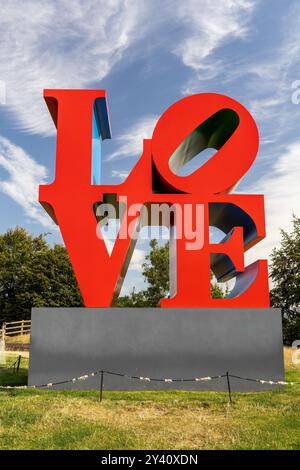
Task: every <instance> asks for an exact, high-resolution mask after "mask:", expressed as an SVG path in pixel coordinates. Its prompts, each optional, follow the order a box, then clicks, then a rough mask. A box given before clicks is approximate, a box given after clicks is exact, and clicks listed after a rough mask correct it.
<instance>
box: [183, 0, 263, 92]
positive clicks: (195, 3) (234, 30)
mask: <svg viewBox="0 0 300 470" xmlns="http://www.w3.org/2000/svg"><path fill="white" fill-rule="evenodd" d="M254 5H255V2H254V1H251V0H222V1H218V2H212V1H211V0H202V1H201V2H199V0H188V1H185V2H178V4H177V10H176V12H177V18H178V20H179V21H181V22H183V24H185V25H186V34H185V38H184V39H183V40H181V41H180V43H179V44H178V45H177V47H176V48H175V49H174V52H175V54H177V55H178V56H179V57H181V59H182V61H183V63H184V64H185V65H187V66H188V67H191V68H192V69H193V70H194V71H196V73H197V74H196V77H197V79H198V80H199V79H205V80H207V79H211V78H213V77H214V76H215V75H216V74H217V73H218V72H219V71H221V70H222V64H223V61H222V60H220V59H219V60H217V61H216V60H214V62H212V61H210V58H211V57H210V56H211V55H212V53H213V52H214V51H215V50H216V49H217V48H218V47H220V46H222V45H223V44H224V43H226V41H228V40H230V39H236V38H243V37H245V35H246V34H247V23H248V20H249V16H250V14H251V13H252V11H253V8H254ZM186 91H188V90H186Z"/></svg>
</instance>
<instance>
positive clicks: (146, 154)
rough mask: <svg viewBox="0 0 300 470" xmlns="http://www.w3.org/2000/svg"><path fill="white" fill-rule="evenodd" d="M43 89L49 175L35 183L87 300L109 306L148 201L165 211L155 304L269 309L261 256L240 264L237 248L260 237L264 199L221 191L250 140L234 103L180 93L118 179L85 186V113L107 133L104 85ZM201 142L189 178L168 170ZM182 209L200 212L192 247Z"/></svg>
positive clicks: (251, 128) (246, 119)
mask: <svg viewBox="0 0 300 470" xmlns="http://www.w3.org/2000/svg"><path fill="white" fill-rule="evenodd" d="M44 96H45V100H46V103H47V105H48V108H49V111H50V113H51V116H52V118H53V121H54V123H55V125H56V126H57V155H56V176H55V180H54V182H53V183H52V184H49V185H45V186H40V193H39V201H40V202H41V204H42V205H43V206H44V208H45V209H46V210H47V211H48V213H49V214H50V215H51V217H52V218H53V220H54V221H55V222H56V223H57V224H58V225H59V227H60V230H61V233H62V236H63V239H64V242H65V245H66V248H67V251H68V253H69V257H70V260H71V263H72V266H73V269H74V272H75V275H76V278H77V282H78V285H79V288H80V290H81V293H82V297H83V299H84V303H85V305H86V306H87V307H108V306H111V305H113V304H114V301H115V300H116V298H117V296H118V294H119V292H120V289H121V286H122V282H123V280H124V277H125V274H126V271H127V267H128V264H129V261H130V258H131V256H132V253H133V249H134V246H135V243H136V239H137V235H138V232H139V230H140V229H141V227H142V226H143V225H151V224H157V223H164V222H158V221H157V220H154V219H153V216H152V215H149V211H150V212H151V210H150V209H151V207H152V206H153V205H155V204H156V205H157V204H166V205H167V206H168V207H170V208H171V209H172V211H173V212H172V214H173V215H172V216H171V217H170V220H169V223H167V225H168V226H169V228H170V233H171V241H170V249H171V250H172V253H171V260H172V262H171V263H170V264H171V270H172V273H171V291H170V298H167V299H162V300H161V303H160V305H161V307H216V308H217V307H269V289H268V270H267V261H266V260H259V261H256V262H255V263H253V264H251V265H250V266H248V267H245V266H244V252H245V251H246V250H248V249H249V248H250V247H252V246H253V245H255V244H256V243H258V242H259V241H260V240H261V239H262V238H264V237H265V218H264V198H263V196H262V195H244V194H243V195H242V194H231V192H232V191H233V189H234V187H235V186H236V184H237V183H238V182H239V181H240V180H241V179H242V178H243V176H244V174H245V173H246V172H247V170H248V169H249V168H250V166H251V165H252V163H253V161H254V159H255V157H256V153H257V150H258V142H259V137H258V131H257V127H256V124H255V122H254V120H253V118H252V117H251V115H250V114H249V112H248V111H247V110H246V109H245V108H244V107H243V106H242V105H241V104H240V103H238V102H237V101H235V100H233V99H231V98H228V97H226V96H223V95H219V94H212V93H205V94H196V95H193V96H189V97H187V98H183V99H182V100H180V101H178V102H176V103H175V104H174V105H172V106H171V107H170V108H169V109H167V111H166V112H165V113H164V114H163V115H162V116H161V118H160V119H159V120H158V123H157V125H156V127H155V129H154V132H153V136H152V139H151V140H150V139H149V140H144V149H143V153H142V156H141V158H140V160H139V161H138V163H137V164H136V166H135V167H134V168H133V170H132V172H131V173H130V175H129V176H128V178H127V179H126V180H125V181H124V183H122V184H120V185H93V184H91V171H92V169H91V160H92V159H91V148H92V147H91V141H92V116H93V112H95V110H96V113H97V119H98V123H99V127H100V130H101V135H102V138H105V137H107V136H109V132H107V128H109V125H108V122H109V121H108V118H107V115H108V113H107V108H106V101H105V92H104V91H103V90H45V92H44ZM95 103H97V106H96V107H95ZM105 129H106V131H105ZM206 148H215V149H216V150H217V152H216V153H215V155H214V156H213V157H212V158H211V159H210V160H209V161H208V162H206V163H204V164H203V165H202V166H201V167H200V168H198V169H197V170H196V171H195V172H194V173H192V174H191V175H189V176H179V175H178V174H176V173H178V170H179V169H180V167H181V166H182V165H184V164H185V163H186V162H187V161H189V160H191V159H192V158H193V157H194V156H196V155H197V154H199V152H201V151H202V150H203V149H206ZM124 196H126V198H127V199H126V208H125V209H122V210H121V202H122V201H123V199H124ZM107 202H112V204H113V206H114V207H115V208H116V210H117V213H118V214H119V216H120V219H121V228H120V232H119V235H118V237H117V239H116V242H115V244H114V247H113V250H112V253H111V255H109V253H108V251H107V248H106V245H105V242H104V240H103V238H102V235H101V230H98V229H97V227H98V224H99V223H101V221H102V222H103V220H104V221H105V216H102V217H101V216H100V217H99V216H98V217H97V213H96V212H97V211H96V209H97V207H100V208H101V204H104V203H107ZM122 207H123V206H122ZM186 208H188V211H187V209H186ZM121 212H122V215H121ZM186 212H187V213H188V214H189V217H190V219H191V220H192V221H193V220H194V219H196V218H197V217H199V214H200V216H201V218H202V219H201V220H202V225H201V232H202V239H201V244H200V245H199V244H198V245H197V243H195V244H194V246H193V240H191V238H190V233H188V234H186V233H185V230H184V224H185V223H186V219H185V218H184V217H183V216H182V214H185V213H186ZM210 226H215V227H217V228H219V229H220V230H222V231H223V232H224V239H223V240H222V241H221V243H217V244H216V243H211V242H210V239H209V227H210ZM127 227H129V228H130V230H127ZM121 232H122V233H123V235H124V233H126V234H127V236H121ZM179 234H180V236H179ZM198 235H199V233H198ZM196 236H197V234H195V237H196ZM174 259H176V261H175V262H174ZM211 270H212V271H213V272H214V274H215V275H216V277H217V279H219V280H220V281H226V280H228V279H231V278H234V277H235V278H236V284H235V287H234V289H233V291H232V292H231V294H230V295H229V297H228V298H223V299H213V298H211V293H210V273H211Z"/></svg>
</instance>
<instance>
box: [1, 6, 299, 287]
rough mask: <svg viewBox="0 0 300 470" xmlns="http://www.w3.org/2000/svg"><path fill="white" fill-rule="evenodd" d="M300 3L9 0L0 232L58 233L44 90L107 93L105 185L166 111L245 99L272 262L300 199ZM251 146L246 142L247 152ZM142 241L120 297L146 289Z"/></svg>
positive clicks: (254, 189)
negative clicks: (192, 102)
mask: <svg viewBox="0 0 300 470" xmlns="http://www.w3.org/2000/svg"><path fill="white" fill-rule="evenodd" d="M299 31H300V2H298V1H297V0H290V1H289V0H285V1H282V0H234V1H233V0H184V1H182V0H181V1H179V0H170V1H168V0H164V1H161V0H160V1H157V0H123V1H121V0H104V1H103V0H84V1H83V0H82V1H79V0H60V1H59V0H58V1H54V0H52V1H43V0H41V1H39V2H36V1H30V0H22V1H21V0H19V1H16V0H10V1H9V2H7V0H5V1H4V0H0V38H1V42H0V214H1V217H0V232H4V231H6V230H7V229H9V228H13V227H15V226H17V225H18V226H22V227H25V228H26V229H27V230H28V231H30V232H31V233H33V234H39V233H42V232H47V233H48V235H47V240H48V241H49V243H56V242H58V243H62V238H61V236H60V233H59V229H58V228H57V227H56V226H55V225H54V223H53V222H52V220H51V219H50V218H49V216H48V215H47V214H46V212H45V211H44V210H43V209H42V207H41V206H40V205H39V203H38V200H37V199H38V196H37V194H38V186H39V184H45V183H46V184H47V183H50V182H51V181H52V180H53V178H54V168H55V144H56V130H55V128H54V125H53V122H52V120H51V117H50V114H49V112H48V110H47V107H46V105H45V102H44V100H43V89H44V88H99V89H105V90H106V92H107V96H108V105H109V110H110V119H111V127H112V139H111V140H105V141H104V142H103V144H102V183H104V184H118V183H120V182H121V181H123V180H124V179H125V178H126V176H127V175H128V173H129V172H130V170H131V169H132V168H133V166H134V165H135V163H136V162H137V160H138V158H139V157H140V155H141V149H142V142H143V138H151V135H152V132H153V129H154V126H155V123H156V122H157V119H158V117H159V116H160V115H161V114H162V112H163V111H164V110H165V109H167V108H168V107H169V106H170V105H172V104H173V103H174V102H175V101H177V100H179V99H181V98H183V97H184V96H187V95H190V94H193V93H203V92H217V93H222V94H225V95H228V96H230V97H231V98H234V99H236V100H238V101H240V102H241V103H242V104H243V105H244V106H245V107H246V108H247V109H248V110H249V111H250V112H251V113H252V115H253V117H254V119H255V120H256V123H257V125H258V129H259V134H260V149H259V153H258V156H257V159H256V161H255V163H254V164H253V166H252V167H251V169H250V170H249V172H248V173H247V175H246V176H245V177H244V179H243V181H242V182H241V183H240V185H239V187H238V188H237V192H242V193H249V194H264V195H265V204H266V223H267V237H266V239H265V240H264V241H262V242H261V243H259V244H258V245H256V246H255V247H254V248H253V249H252V250H250V252H249V253H248V254H247V259H248V261H249V262H250V261H254V260H255V259H258V258H261V259H264V258H268V257H269V256H270V253H271V251H272V249H273V248H274V247H275V246H277V245H278V243H279V242H280V228H283V229H286V230H290V229H291V218H292V213H295V214H296V215H298V216H299V201H300V184H299V182H300V135H299V128H300V92H299V93H298V89H299V90H300V67H299V66H300V40H299V34H300V33H299ZM246 145H247V142H245V146H246ZM147 248H148V240H140V241H139V242H138V244H137V247H136V249H135V253H134V256H133V259H132V262H131V265H130V269H129V272H128V275H127V277H126V280H125V283H124V286H123V290H122V293H128V292H130V291H131V289H132V288H133V286H135V287H136V288H137V289H139V288H142V287H143V280H142V276H141V265H142V263H143V260H144V257H145V253H146V252H147Z"/></svg>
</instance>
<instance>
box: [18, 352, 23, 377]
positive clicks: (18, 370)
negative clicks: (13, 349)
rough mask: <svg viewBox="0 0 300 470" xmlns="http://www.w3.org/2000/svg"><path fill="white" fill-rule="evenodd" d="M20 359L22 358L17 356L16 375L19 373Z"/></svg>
mask: <svg viewBox="0 0 300 470" xmlns="http://www.w3.org/2000/svg"><path fill="white" fill-rule="evenodd" d="M21 359H22V356H19V357H18V362H17V374H18V373H19V369H20V364H21Z"/></svg>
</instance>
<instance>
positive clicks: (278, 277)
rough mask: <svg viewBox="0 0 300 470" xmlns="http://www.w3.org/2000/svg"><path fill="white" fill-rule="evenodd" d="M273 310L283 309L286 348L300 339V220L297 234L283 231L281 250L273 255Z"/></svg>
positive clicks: (296, 221) (296, 224) (296, 220)
mask: <svg viewBox="0 0 300 470" xmlns="http://www.w3.org/2000/svg"><path fill="white" fill-rule="evenodd" d="M270 277H271V279H272V281H273V283H274V287H273V289H272V290H271V303H272V306H273V307H279V308H281V312H282V323H283V335H284V341H285V343H286V344H291V343H292V342H293V341H294V340H295V339H299V338H300V218H298V217H296V216H293V230H292V232H291V233H287V232H285V231H284V230H281V246H280V247H279V248H275V249H274V250H273V252H272V255H271V270H270Z"/></svg>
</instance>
